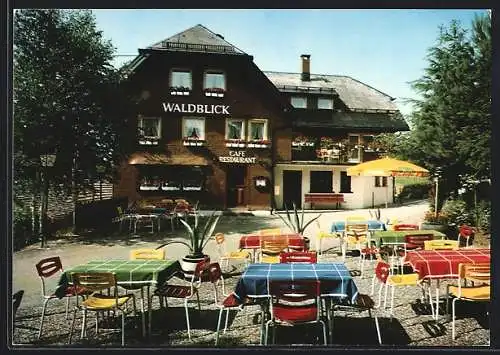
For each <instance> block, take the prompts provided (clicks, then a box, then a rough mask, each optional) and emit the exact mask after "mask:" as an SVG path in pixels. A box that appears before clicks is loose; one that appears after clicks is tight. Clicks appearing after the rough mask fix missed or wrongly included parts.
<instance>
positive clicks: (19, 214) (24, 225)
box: [12, 203, 36, 250]
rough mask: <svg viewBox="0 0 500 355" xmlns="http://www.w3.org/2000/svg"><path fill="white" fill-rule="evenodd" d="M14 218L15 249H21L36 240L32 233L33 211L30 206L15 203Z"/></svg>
mask: <svg viewBox="0 0 500 355" xmlns="http://www.w3.org/2000/svg"><path fill="white" fill-rule="evenodd" d="M12 218H13V220H12V225H13V230H12V233H13V235H12V237H13V247H14V250H19V249H21V248H23V247H24V246H26V245H28V244H30V243H33V242H35V241H36V238H34V237H33V236H32V233H31V211H30V210H29V208H26V207H24V206H21V205H20V204H17V203H14V211H13V216H12Z"/></svg>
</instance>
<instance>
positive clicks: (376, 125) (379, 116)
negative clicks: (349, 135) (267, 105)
mask: <svg viewBox="0 0 500 355" xmlns="http://www.w3.org/2000/svg"><path fill="white" fill-rule="evenodd" d="M301 111H302V110H301ZM303 111H305V112H304V113H303V114H302V113H301V112H300V111H299V112H297V111H296V112H295V117H296V119H295V120H294V125H295V126H296V127H318V128H333V129H359V130H367V131H373V132H397V131H408V130H409V127H408V124H407V123H406V121H405V120H404V119H403V116H402V115H401V113H399V112H396V113H365V112H334V111H329V110H323V111H310V110H303Z"/></svg>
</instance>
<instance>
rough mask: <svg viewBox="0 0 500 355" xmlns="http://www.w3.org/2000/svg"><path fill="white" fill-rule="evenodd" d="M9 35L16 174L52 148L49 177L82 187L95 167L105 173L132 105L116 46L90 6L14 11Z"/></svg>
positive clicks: (36, 165) (21, 174)
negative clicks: (125, 93)
mask: <svg viewBox="0 0 500 355" xmlns="http://www.w3.org/2000/svg"><path fill="white" fill-rule="evenodd" d="M13 37H14V58H13V59H14V67H13V69H14V86H13V95H14V105H15V106H14V127H13V129H14V169H15V170H14V174H15V178H16V179H18V178H21V177H24V176H28V174H27V173H28V172H29V171H30V170H33V169H35V170H36V169H39V168H40V162H39V155H40V154H41V153H46V152H54V151H56V152H57V158H56V165H55V167H54V168H52V169H51V171H52V174H51V180H53V181H56V182H57V185H59V184H62V185H63V186H65V187H66V189H67V190H68V191H69V190H70V189H71V187H72V181H73V180H74V181H75V182H76V185H77V186H85V185H86V184H87V183H88V181H89V180H91V179H92V178H95V177H97V176H98V172H97V171H96V170H97V166H103V167H104V168H105V175H106V176H108V177H110V176H111V175H112V172H113V169H114V167H113V166H114V165H115V163H116V162H118V161H119V158H120V155H121V152H120V149H119V147H120V144H119V142H120V139H121V138H120V134H119V132H121V131H122V130H121V129H120V128H121V127H123V126H124V125H125V124H126V122H125V119H124V117H126V116H125V115H124V114H125V113H126V112H127V111H128V109H129V108H128V106H127V100H125V99H123V97H124V96H123V95H122V94H121V92H120V91H119V89H118V83H119V81H120V76H119V74H118V73H117V71H116V70H115V69H114V68H113V67H112V66H111V64H110V63H111V61H112V59H113V52H114V48H113V46H112V45H111V43H110V42H109V41H106V40H104V39H103V38H102V34H101V32H100V31H98V30H97V27H96V21H95V18H94V16H93V14H92V12H91V11H88V10H61V9H49V10H39V9H36V10H18V11H16V12H15V15H14V36H13ZM72 169H74V171H75V173H74V174H72ZM29 175H31V176H33V174H32V173H31V172H30V173H29ZM31 179H33V180H34V178H31ZM54 185H56V184H53V186H54Z"/></svg>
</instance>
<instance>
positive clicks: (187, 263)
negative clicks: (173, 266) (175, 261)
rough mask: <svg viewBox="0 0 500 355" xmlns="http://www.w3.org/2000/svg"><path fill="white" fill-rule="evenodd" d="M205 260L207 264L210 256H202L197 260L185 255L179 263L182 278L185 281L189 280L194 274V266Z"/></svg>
mask: <svg viewBox="0 0 500 355" xmlns="http://www.w3.org/2000/svg"><path fill="white" fill-rule="evenodd" d="M203 260H206V261H207V262H209V261H210V256H208V255H204V256H202V257H199V258H194V257H193V256H192V255H186V256H185V257H183V258H182V259H181V261H180V264H181V270H182V273H183V274H184V278H185V279H186V280H191V278H192V277H193V274H194V270H195V269H196V265H197V264H198V263H199V262H200V261H203Z"/></svg>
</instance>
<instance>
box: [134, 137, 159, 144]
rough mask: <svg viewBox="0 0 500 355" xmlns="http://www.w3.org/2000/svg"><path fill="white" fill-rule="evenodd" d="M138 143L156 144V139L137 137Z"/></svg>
mask: <svg viewBox="0 0 500 355" xmlns="http://www.w3.org/2000/svg"><path fill="white" fill-rule="evenodd" d="M139 144H140V145H158V139H154V138H141V139H139Z"/></svg>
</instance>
